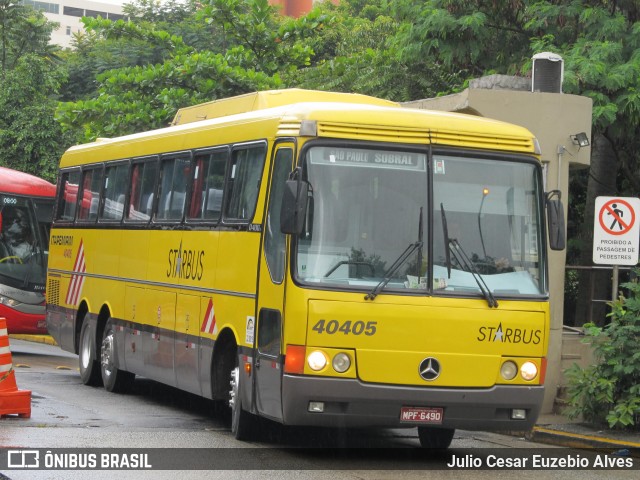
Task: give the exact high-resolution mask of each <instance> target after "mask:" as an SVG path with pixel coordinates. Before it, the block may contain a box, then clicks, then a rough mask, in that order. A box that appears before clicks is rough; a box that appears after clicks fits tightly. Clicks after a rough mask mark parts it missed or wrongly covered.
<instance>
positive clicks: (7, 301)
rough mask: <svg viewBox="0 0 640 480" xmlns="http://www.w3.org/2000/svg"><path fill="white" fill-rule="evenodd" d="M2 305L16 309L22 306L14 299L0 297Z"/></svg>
mask: <svg viewBox="0 0 640 480" xmlns="http://www.w3.org/2000/svg"><path fill="white" fill-rule="evenodd" d="M0 304H2V305H6V306H7V307H15V306H17V305H20V302H19V301H18V300H16V299H14V298H11V297H7V296H5V295H0Z"/></svg>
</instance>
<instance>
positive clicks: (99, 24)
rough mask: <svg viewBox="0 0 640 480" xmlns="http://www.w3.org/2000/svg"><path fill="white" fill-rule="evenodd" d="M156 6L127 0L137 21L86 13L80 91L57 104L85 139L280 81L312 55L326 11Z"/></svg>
mask: <svg viewBox="0 0 640 480" xmlns="http://www.w3.org/2000/svg"><path fill="white" fill-rule="evenodd" d="M157 6H158V5H157V2H154V1H139V2H138V6H137V7H135V6H131V8H129V7H128V9H129V10H130V11H131V12H132V13H133V14H135V15H138V16H139V17H140V19H141V20H140V21H139V22H124V21H117V22H111V21H109V20H103V19H85V20H84V22H85V26H86V28H87V30H88V33H87V35H86V36H84V37H78V39H77V46H78V50H77V51H78V52H79V54H78V55H73V54H71V55H70V56H69V60H70V65H71V66H72V68H71V69H70V79H71V81H72V82H73V84H75V85H76V86H77V87H78V89H77V90H76V91H80V92H82V93H81V95H77V96H76V97H75V101H68V102H64V103H61V104H60V106H59V108H58V111H57V119H58V121H59V122H60V123H61V125H62V126H63V127H64V128H65V130H67V131H75V134H76V136H77V138H78V140H79V141H83V142H84V141H90V140H93V139H95V138H96V137H98V136H115V135H123V134H127V133H133V132H138V131H143V130H148V129H152V128H159V127H163V126H167V124H168V123H169V122H170V121H171V119H172V118H173V116H174V115H175V113H176V111H177V110H178V108H180V107H185V106H189V105H193V104H197V103H202V102H206V101H211V100H215V99H216V98H223V97H229V96H233V95H238V94H242V93H246V92H249V91H255V90H264V89H273V88H280V87H281V86H282V80H281V75H285V74H287V73H291V72H294V71H296V70H297V69H298V68H300V67H302V66H305V65H308V64H309V61H310V56H311V54H312V50H311V49H310V47H308V46H305V45H304V44H303V43H302V42H301V41H300V39H302V38H306V37H308V36H310V35H311V34H312V32H313V31H314V30H316V29H319V28H322V25H323V23H322V22H323V20H324V17H323V16H322V15H316V16H315V17H313V16H312V17H309V18H308V17H303V18H302V19H299V20H292V19H284V18H282V17H279V16H277V15H276V14H275V10H274V7H271V6H270V5H269V3H268V1H267V0H243V1H239V0H207V1H202V2H200V3H199V4H198V8H195V2H189V3H187V4H186V6H185V7H184V10H180V9H179V7H178V6H177V5H173V6H172V9H171V12H170V15H169V13H167V12H164V13H163V12H160V13H158V11H157V10H156V7H157ZM136 8H137V10H136ZM167 15H169V17H167ZM154 18H161V19H162V20H160V21H158V22H157V23H153V22H151V21H149V20H150V19H151V20H153V19H154ZM167 18H173V19H174V20H175V21H176V22H178V23H179V24H180V25H179V27H178V28H177V27H176V26H175V25H173V24H171V22H170V21H168V20H166V19H167ZM176 31H177V32H181V34H177V33H173V32H176ZM184 37H186V38H188V39H189V41H188V42H187V41H185V40H184ZM206 37H211V38H209V39H206ZM130 47H134V48H130ZM69 85H72V83H70V84H69ZM72 92H73V90H65V97H64V99H65V100H67V99H69V100H71V99H72Z"/></svg>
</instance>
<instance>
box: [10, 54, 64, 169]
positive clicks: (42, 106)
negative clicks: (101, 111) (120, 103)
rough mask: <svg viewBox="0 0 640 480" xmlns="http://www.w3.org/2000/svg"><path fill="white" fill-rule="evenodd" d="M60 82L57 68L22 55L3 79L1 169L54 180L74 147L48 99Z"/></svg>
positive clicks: (30, 56)
mask: <svg viewBox="0 0 640 480" xmlns="http://www.w3.org/2000/svg"><path fill="white" fill-rule="evenodd" d="M59 81H60V77H59V76H58V71H57V70H56V69H55V67H54V65H53V64H52V63H51V62H49V61H47V60H45V59H42V58H41V57H39V56H37V55H35V54H29V55H23V56H22V57H21V58H20V59H19V60H18V62H17V64H16V65H15V68H13V69H11V70H9V71H7V72H6V73H5V75H4V77H3V78H0V111H1V112H2V115H1V116H0V165H2V166H5V167H9V168H13V169H16V170H21V171H23V172H29V173H32V174H34V175H37V176H39V177H43V178H46V179H48V180H55V178H56V175H57V164H58V159H59V158H60V155H61V154H62V151H63V150H64V149H65V148H66V147H68V146H70V145H71V144H72V141H71V139H70V138H69V137H65V135H63V134H62V131H61V127H60V125H59V124H58V123H56V122H55V120H54V117H53V114H54V111H55V108H56V102H55V100H54V99H53V98H50V97H49V96H48V93H49V92H55V91H56V90H57V88H58V85H59Z"/></svg>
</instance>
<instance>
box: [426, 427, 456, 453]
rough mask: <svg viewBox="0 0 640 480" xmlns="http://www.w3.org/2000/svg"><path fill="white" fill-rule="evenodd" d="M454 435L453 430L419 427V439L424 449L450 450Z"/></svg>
mask: <svg viewBox="0 0 640 480" xmlns="http://www.w3.org/2000/svg"><path fill="white" fill-rule="evenodd" d="M454 433H455V429H453V428H433V427H418V438H419V439H420V445H421V446H422V448H433V449H445V448H449V445H451V441H452V440H453V434H454Z"/></svg>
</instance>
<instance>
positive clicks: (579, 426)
mask: <svg viewBox="0 0 640 480" xmlns="http://www.w3.org/2000/svg"><path fill="white" fill-rule="evenodd" d="M10 338H16V339H20V340H27V341H31V342H39V343H47V344H49V345H55V344H56V342H55V341H54V340H53V338H52V337H51V336H49V335H10ZM526 437H527V438H528V439H529V440H531V441H534V442H538V443H544V444H548V445H555V446H561V447H569V448H596V449H603V450H613V451H616V452H618V451H619V452H621V454H629V455H633V456H634V457H638V458H640V432H622V431H618V430H609V429H597V428H595V427H593V426H590V425H587V424H584V423H581V422H579V421H575V420H569V419H568V418H566V417H563V416H562V415H553V414H545V415H541V416H540V418H538V422H537V424H536V426H535V427H534V428H533V430H532V431H531V432H529V433H528V434H527V435H526ZM627 450H628V453H627Z"/></svg>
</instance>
